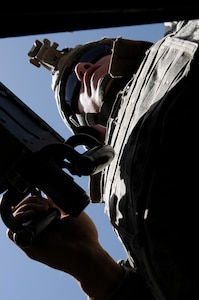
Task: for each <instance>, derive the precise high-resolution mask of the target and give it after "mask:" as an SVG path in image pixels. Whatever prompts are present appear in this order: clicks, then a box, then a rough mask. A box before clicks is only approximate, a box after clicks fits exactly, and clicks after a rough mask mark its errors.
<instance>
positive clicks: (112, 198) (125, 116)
mask: <svg viewBox="0 0 199 300" xmlns="http://www.w3.org/2000/svg"><path fill="white" fill-rule="evenodd" d="M167 25H168V24H167ZM173 25H174V26H173V29H174V30H173V31H171V30H170V29H169V33H168V34H166V35H165V36H164V37H163V38H162V39H160V40H159V41H157V42H156V43H155V44H153V45H152V44H151V43H149V42H146V41H130V40H125V39H122V38H119V39H110V38H104V39H102V40H100V41H95V42H90V43H87V44H85V45H79V46H77V47H75V48H73V49H69V48H66V49H64V50H63V51H58V50H57V49H56V48H57V46H58V45H57V44H55V43H54V44H53V45H52V46H51V45H50V42H49V41H48V40H44V43H43V44H42V43H41V42H39V41H37V42H36V43H35V45H34V47H33V49H32V50H31V52H30V53H29V55H30V56H31V61H32V63H33V64H35V65H37V66H40V65H44V66H45V67H47V68H49V69H50V70H51V71H52V77H53V81H52V88H53V90H54V92H55V98H56V100H57V105H58V108H59V111H60V114H61V116H62V117H63V119H64V121H65V123H66V125H67V126H68V127H69V128H70V129H71V130H72V132H74V134H78V133H81V132H86V133H88V134H89V135H92V136H94V137H95V138H97V139H98V140H99V141H101V142H103V143H105V144H109V145H111V146H112V147H113V148H114V150H115V157H114V159H113V161H112V162H111V163H110V165H109V166H107V167H106V168H105V169H104V170H103V171H102V172H100V173H97V174H96V175H93V176H91V178H90V197H91V200H92V201H93V202H97V203H99V202H101V203H104V204H105V211H106V213H107V214H108V216H109V218H110V222H111V224H112V226H113V229H114V231H115V233H116V234H117V235H118V238H119V239H120V241H121V242H122V243H123V245H124V247H125V249H126V253H127V257H128V259H127V261H121V262H119V263H117V262H115V261H114V260H113V259H112V258H111V256H110V255H109V254H108V253H107V252H106V251H105V250H104V249H103V248H102V247H101V245H100V244H99V241H98V234H97V229H96V227H95V225H94V223H93V221H92V220H91V219H90V218H89V216H88V215H87V214H86V213H85V212H82V213H80V215H79V216H78V217H76V218H70V216H69V215H68V214H67V212H63V211H61V218H60V220H59V221H58V222H56V224H55V225H54V226H51V227H50V228H49V229H48V230H47V231H45V232H44V233H42V234H41V235H40V236H39V237H38V239H37V241H36V242H35V243H34V244H33V245H32V246H30V247H28V248H25V249H22V250H23V251H24V252H25V253H26V254H27V255H28V256H29V257H30V258H32V259H34V260H38V261H40V262H42V263H44V264H46V265H49V266H51V267H52V268H55V269H58V270H62V271H64V272H66V273H68V274H71V275H72V276H73V277H74V278H75V279H76V280H77V281H78V282H79V284H80V286H81V288H82V289H83V291H84V292H85V293H86V295H88V297H89V298H88V299H95V300H104V299H113V300H117V299H120V300H125V299H147V300H149V299H158V300H177V299H180V300H187V299H189V300H192V299H195V297H196V295H197V276H195V270H194V269H195V264H196V263H197V257H198V243H196V242H195V241H196V238H197V235H196V234H197V232H196V228H197V226H196V222H197V210H196V195H197V182H196V175H195V174H196V172H197V167H198V150H199V149H198V143H197V138H196V137H197V125H198V124H197V111H198V109H197V107H198V104H197V80H198V41H199V22H198V20H190V21H181V22H178V23H176V22H175V23H173ZM66 196H67V197H68V195H66ZM52 206H55V204H54V203H53V202H52V201H51V199H49V198H40V197H38V196H31V197H28V198H26V199H24V200H23V201H22V202H20V203H19V204H18V205H17V206H16V207H15V208H14V210H13V214H14V216H15V218H16V219H17V220H18V221H20V222H24V221H25V220H27V219H29V218H32V217H34V216H35V215H36V214H43V215H44V216H45V214H46V213H47V211H48V209H49V207H52ZM8 236H9V238H10V239H11V240H13V234H12V232H11V231H10V230H9V231H8Z"/></svg>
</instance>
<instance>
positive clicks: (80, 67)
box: [75, 62, 93, 81]
mask: <svg viewBox="0 0 199 300" xmlns="http://www.w3.org/2000/svg"><path fill="white" fill-rule="evenodd" d="M92 65H93V64H92V63H88V62H80V63H78V64H77V65H76V67H75V73H76V76H77V78H78V80H79V81H82V80H83V78H84V73H85V72H86V71H87V70H88V69H89V68H90V67H91V66H92Z"/></svg>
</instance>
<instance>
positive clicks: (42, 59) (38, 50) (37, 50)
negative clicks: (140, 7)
mask: <svg viewBox="0 0 199 300" xmlns="http://www.w3.org/2000/svg"><path fill="white" fill-rule="evenodd" d="M113 42H114V39H110V38H102V39H101V40H98V41H93V42H89V43H86V44H84V45H77V46H76V47H74V48H64V49H63V50H61V51H58V50H57V47H58V44H57V43H53V44H52V45H50V41H49V40H48V39H44V40H43V43H42V42H40V41H38V40H36V41H35V43H34V45H33V47H32V49H31V50H30V51H29V53H28V56H29V57H30V62H31V63H32V64H33V65H35V66H37V67H40V66H44V67H45V68H47V69H48V70H50V71H51V72H52V90H53V91H54V92H55V99H56V103H57V106H58V110H59V112H60V115H61V117H62V119H63V120H64V122H65V123H66V125H67V126H68V127H69V129H70V130H72V131H73V133H77V132H79V130H78V128H79V127H81V126H84V125H88V121H87V122H86V121H85V120H83V118H82V117H80V115H79V117H78V114H76V112H77V110H76V108H75V101H74V98H75V94H76V93H77V91H79V86H80V82H79V80H78V79H77V77H76V74H75V71H74V68H75V65H76V64H77V63H78V62H81V61H83V62H91V63H94V62H96V61H97V60H99V59H100V58H101V57H103V56H105V55H108V54H111V52H112V47H113ZM72 100H73V101H72ZM89 115H90V114H89ZM91 115H92V114H91ZM87 117H88V116H87ZM90 119H92V117H91V116H90ZM90 122H91V121H90ZM91 123H92V122H91Z"/></svg>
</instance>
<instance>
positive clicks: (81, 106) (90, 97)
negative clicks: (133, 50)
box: [75, 55, 111, 138]
mask: <svg viewBox="0 0 199 300" xmlns="http://www.w3.org/2000/svg"><path fill="white" fill-rule="evenodd" d="M110 58H111V55H106V56H104V57H102V58H101V59H99V60H98V61H97V62H95V63H88V62H80V63H78V64H77V65H76V67H75V73H76V76H77V78H78V80H79V81H80V82H81V87H80V91H79V95H78V103H77V106H78V111H79V112H80V113H98V112H99V111H100V108H101V106H102V94H101V91H100V85H101V82H102V80H103V78H104V77H105V76H106V75H107V74H108V69H109V63H110ZM107 88H108V87H107ZM93 127H94V128H95V129H97V130H98V131H99V132H100V133H101V134H102V138H103V136H104V134H105V128H104V127H103V126H101V125H95V126H93Z"/></svg>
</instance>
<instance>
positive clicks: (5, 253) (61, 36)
mask: <svg viewBox="0 0 199 300" xmlns="http://www.w3.org/2000/svg"><path fill="white" fill-rule="evenodd" d="M13 26H14V25H13ZM24 26H25V25H24ZM163 35H164V25H163V24H151V25H140V26H128V27H115V28H106V29H94V30H84V31H75V32H72V33H69V32H63V33H54V34H42V35H31V36H24V37H13V38H2V39H0V68H1V72H0V81H1V82H2V83H3V84H4V85H5V86H7V87H8V88H9V89H10V90H11V91H12V92H13V93H15V95H16V96H17V97H19V98H20V99H21V100H22V101H23V102H24V103H26V104H27V105H28V106H29V107H30V108H31V109H32V110H33V111H34V112H35V113H37V114H38V115H39V116H40V117H41V118H43V119H44V120H45V121H46V122H47V123H48V124H49V125H50V126H52V127H53V128H54V129H55V130H56V131H57V132H58V133H59V134H61V135H62V136H63V137H64V139H67V138H68V137H69V136H71V134H72V133H71V131H69V130H68V128H67V127H66V126H65V125H64V123H63V121H62V119H61V118H60V115H59V113H58V111H57V107H56V103H55V100H54V94H53V92H52V90H51V74H50V72H49V71H48V70H46V69H44V68H36V67H34V66H33V65H32V64H30V63H29V61H28V60H29V59H28V56H27V53H28V51H29V50H30V49H31V47H32V45H33V43H34V41H35V40H36V39H39V40H40V41H42V40H43V39H44V38H48V39H49V40H50V41H51V42H57V43H58V44H59V47H58V49H62V48H64V47H65V46H69V47H73V46H75V45H77V44H81V43H85V42H89V41H93V40H97V39H101V38H102V37H119V36H121V37H123V38H129V39H135V40H148V41H152V42H155V41H156V40H158V39H159V38H161V37H162V36H163ZM1 143H3V141H1ZM78 183H79V184H81V186H82V187H83V188H84V189H85V190H86V191H87V178H84V177H83V178H80V179H79V180H78ZM86 212H87V213H88V214H89V215H90V216H91V218H92V219H93V220H94V221H95V223H96V226H97V228H98V231H99V239H100V241H101V243H102V245H103V246H104V248H105V249H106V250H107V251H108V252H109V253H110V254H111V255H112V256H113V257H114V258H115V259H116V260H119V259H125V258H126V255H125V252H124V249H123V247H122V246H121V244H120V242H119V241H118V240H117V238H116V237H115V234H114V233H113V231H112V229H111V226H110V224H109V221H108V217H107V216H106V215H105V214H104V206H103V204H90V205H89V206H88V207H87V208H86ZM5 232H6V227H5V225H4V224H3V222H2V220H1V219H0V290H1V299H2V300H11V299H15V300H27V299H28V300H35V299H37V300H43V299H48V300H54V299H59V300H62V299H63V300H66V299H70V300H77V299H78V300H85V299H86V296H85V295H84V293H83V292H82V291H81V289H80V288H79V286H78V284H77V283H76V281H75V280H74V279H73V278H71V277H70V276H69V275H67V274H65V273H63V272H60V271H57V270H53V269H51V268H49V267H47V266H45V265H43V264H41V263H38V262H35V261H33V260H30V259H29V258H27V257H26V256H25V255H24V253H23V252H22V251H21V250H20V249H18V248H17V247H16V246H15V245H14V244H13V243H12V242H11V241H10V240H8V239H7V237H6V233H5Z"/></svg>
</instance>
